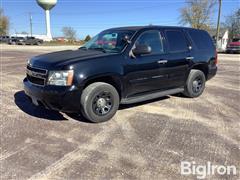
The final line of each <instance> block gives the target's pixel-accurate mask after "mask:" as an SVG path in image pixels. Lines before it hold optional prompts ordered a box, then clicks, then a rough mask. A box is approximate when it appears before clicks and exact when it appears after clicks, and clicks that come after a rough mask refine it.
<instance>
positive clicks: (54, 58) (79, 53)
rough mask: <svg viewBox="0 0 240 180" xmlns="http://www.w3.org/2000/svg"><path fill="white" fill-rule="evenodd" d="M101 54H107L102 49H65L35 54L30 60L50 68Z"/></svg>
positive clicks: (35, 65)
mask: <svg viewBox="0 0 240 180" xmlns="http://www.w3.org/2000/svg"><path fill="white" fill-rule="evenodd" d="M101 56H106V54H105V53H103V52H101V51H94V50H81V49H78V50H65V51H58V52H53V53H48V54H43V55H39V56H35V57H33V58H32V59H31V60H30V65H31V66H34V67H39V68H44V69H45V68H46V69H48V68H50V67H53V66H57V65H60V64H65V65H66V64H67V63H68V62H72V61H73V60H74V61H80V60H86V59H89V58H96V57H101Z"/></svg>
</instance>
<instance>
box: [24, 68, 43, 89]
mask: <svg viewBox="0 0 240 180" xmlns="http://www.w3.org/2000/svg"><path fill="white" fill-rule="evenodd" d="M27 79H28V80H29V81H30V82H31V83H33V84H35V85H39V86H44V85H45V84H46V80H47V70H46V69H41V68H35V67H31V66H29V65H28V66H27Z"/></svg>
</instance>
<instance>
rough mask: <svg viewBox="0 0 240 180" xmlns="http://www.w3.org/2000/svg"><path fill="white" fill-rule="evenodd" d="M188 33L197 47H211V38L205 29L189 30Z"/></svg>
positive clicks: (203, 48)
mask: <svg viewBox="0 0 240 180" xmlns="http://www.w3.org/2000/svg"><path fill="white" fill-rule="evenodd" d="M188 33H189V35H190V36H191V39H192V40H193V42H194V44H195V45H196V46H197V48H198V49H201V50H206V49H209V48H213V42H212V38H211V37H210V36H209V35H208V34H207V32H205V31H199V30H194V29H192V30H189V31H188Z"/></svg>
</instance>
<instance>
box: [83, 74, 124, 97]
mask: <svg viewBox="0 0 240 180" xmlns="http://www.w3.org/2000/svg"><path fill="white" fill-rule="evenodd" d="M95 82H104V83H108V84H111V85H112V86H113V87H115V88H116V90H117V92H118V94H119V97H120V99H121V96H122V94H121V92H122V91H121V89H122V87H121V81H120V80H119V79H118V78H116V77H112V76H103V77H97V78H94V79H90V80H88V81H87V82H86V83H85V85H84V87H83V88H84V89H85V88H86V87H87V86H88V85H90V84H92V83H95Z"/></svg>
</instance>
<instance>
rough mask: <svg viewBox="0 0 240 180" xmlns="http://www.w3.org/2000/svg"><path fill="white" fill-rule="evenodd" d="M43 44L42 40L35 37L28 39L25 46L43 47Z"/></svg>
mask: <svg viewBox="0 0 240 180" xmlns="http://www.w3.org/2000/svg"><path fill="white" fill-rule="evenodd" d="M42 43H43V40H42V39H38V38H35V37H26V39H25V44H26V45H41V44H42Z"/></svg>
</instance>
